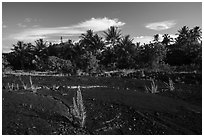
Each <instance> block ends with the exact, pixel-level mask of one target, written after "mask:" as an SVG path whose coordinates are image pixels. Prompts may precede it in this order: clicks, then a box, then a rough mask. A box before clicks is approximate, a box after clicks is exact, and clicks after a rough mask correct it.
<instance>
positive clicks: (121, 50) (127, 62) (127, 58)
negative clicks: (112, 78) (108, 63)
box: [115, 35, 136, 68]
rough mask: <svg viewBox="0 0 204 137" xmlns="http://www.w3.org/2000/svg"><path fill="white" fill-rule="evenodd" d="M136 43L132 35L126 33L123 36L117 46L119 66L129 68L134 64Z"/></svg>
mask: <svg viewBox="0 0 204 137" xmlns="http://www.w3.org/2000/svg"><path fill="white" fill-rule="evenodd" d="M135 48H136V47H135V45H134V44H133V39H131V38H130V35H126V36H124V37H122V38H121V40H120V43H119V44H118V46H117V47H115V52H116V58H117V59H116V60H117V64H118V65H119V66H118V67H120V68H129V67H131V65H132V64H133V56H134V53H135Z"/></svg>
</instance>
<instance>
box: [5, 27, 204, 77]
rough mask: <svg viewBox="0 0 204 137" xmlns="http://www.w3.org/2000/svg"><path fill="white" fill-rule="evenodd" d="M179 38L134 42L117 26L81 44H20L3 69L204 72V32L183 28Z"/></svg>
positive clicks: (89, 33) (156, 37)
mask: <svg viewBox="0 0 204 137" xmlns="http://www.w3.org/2000/svg"><path fill="white" fill-rule="evenodd" d="M177 35H178V37H177V38H176V39H175V40H174V41H173V38H171V37H170V35H168V34H164V35H163V40H162V41H161V42H160V41H159V35H158V34H156V35H154V40H153V41H152V42H150V43H149V44H140V43H133V39H131V38H130V35H126V36H123V35H122V33H121V30H120V29H119V28H117V27H113V26H112V27H110V28H109V29H108V30H107V31H105V32H104V37H101V36H99V35H98V34H96V33H94V32H93V31H92V30H88V31H87V32H86V33H85V34H81V36H80V40H79V41H78V42H73V41H72V40H68V41H66V42H64V41H63V39H62V37H61V43H59V44H52V43H51V42H50V43H48V42H45V41H44V40H43V39H39V40H36V41H35V45H33V44H31V43H24V42H23V41H18V42H17V44H15V45H13V48H12V52H10V53H8V54H5V55H3V69H5V68H8V67H10V68H11V69H13V70H39V71H48V70H51V71H58V72H63V73H72V74H74V73H77V72H78V71H81V72H86V73H97V72H101V71H107V70H118V69H140V68H149V69H151V70H156V71H159V70H164V71H169V69H171V67H172V66H176V67H179V66H191V67H194V68H196V69H199V70H201V66H202V40H201V36H202V32H201V28H200V27H198V26H196V27H194V28H192V29H189V28H188V27H187V26H184V27H182V28H181V29H180V30H178V32H177Z"/></svg>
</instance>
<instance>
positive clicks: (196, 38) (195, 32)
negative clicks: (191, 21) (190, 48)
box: [189, 26, 202, 43]
mask: <svg viewBox="0 0 204 137" xmlns="http://www.w3.org/2000/svg"><path fill="white" fill-rule="evenodd" d="M189 33H190V37H191V41H192V42H194V43H199V42H200V41H201V38H202V31H201V28H200V27H199V26H195V27H194V28H193V29H191V30H190V32H189Z"/></svg>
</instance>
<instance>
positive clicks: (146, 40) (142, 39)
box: [133, 36, 153, 45]
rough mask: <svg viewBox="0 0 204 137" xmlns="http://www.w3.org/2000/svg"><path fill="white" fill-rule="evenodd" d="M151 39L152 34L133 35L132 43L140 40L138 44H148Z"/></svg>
mask: <svg viewBox="0 0 204 137" xmlns="http://www.w3.org/2000/svg"><path fill="white" fill-rule="evenodd" d="M152 40H153V37H152V36H138V37H134V40H133V42H134V43H137V42H140V44H141V45H142V44H144V43H145V44H148V43H149V42H150V41H152Z"/></svg>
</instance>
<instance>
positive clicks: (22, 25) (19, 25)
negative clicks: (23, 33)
mask: <svg viewBox="0 0 204 137" xmlns="http://www.w3.org/2000/svg"><path fill="white" fill-rule="evenodd" d="M17 25H18V27H20V28H26V27H27V26H26V25H24V24H22V23H18V24H17Z"/></svg>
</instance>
